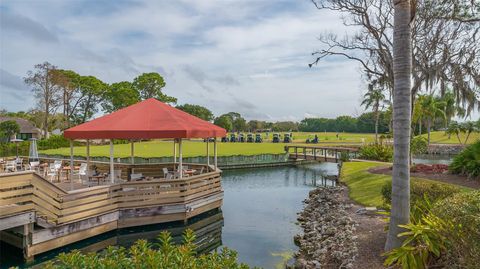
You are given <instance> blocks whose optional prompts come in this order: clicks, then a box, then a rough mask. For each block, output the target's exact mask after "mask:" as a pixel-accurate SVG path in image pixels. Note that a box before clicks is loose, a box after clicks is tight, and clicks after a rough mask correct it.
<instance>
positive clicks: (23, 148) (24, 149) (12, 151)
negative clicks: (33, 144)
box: [0, 141, 30, 157]
mask: <svg viewBox="0 0 480 269" xmlns="http://www.w3.org/2000/svg"><path fill="white" fill-rule="evenodd" d="M17 145H18V155H19V156H28V150H29V147H30V143H29V142H28V141H24V142H18V144H17ZM17 145H16V144H15V143H12V142H5V143H3V142H2V143H0V156H1V157H11V156H15V155H16V154H17Z"/></svg>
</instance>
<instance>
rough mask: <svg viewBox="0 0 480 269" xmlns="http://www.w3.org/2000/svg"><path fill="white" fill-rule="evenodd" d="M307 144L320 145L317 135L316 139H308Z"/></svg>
mask: <svg viewBox="0 0 480 269" xmlns="http://www.w3.org/2000/svg"><path fill="white" fill-rule="evenodd" d="M306 142H307V144H318V135H315V138H313V139H310V137H308V138H307V141H306Z"/></svg>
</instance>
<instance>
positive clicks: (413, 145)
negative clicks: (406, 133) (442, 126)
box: [410, 136, 428, 155]
mask: <svg viewBox="0 0 480 269" xmlns="http://www.w3.org/2000/svg"><path fill="white" fill-rule="evenodd" d="M427 150H428V140H427V139H426V138H425V137H423V136H416V137H414V138H412V140H411V141H410V152H411V153H412V154H413V155H416V154H424V153H426V152H427Z"/></svg>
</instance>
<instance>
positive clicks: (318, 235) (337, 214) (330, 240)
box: [287, 186, 358, 269]
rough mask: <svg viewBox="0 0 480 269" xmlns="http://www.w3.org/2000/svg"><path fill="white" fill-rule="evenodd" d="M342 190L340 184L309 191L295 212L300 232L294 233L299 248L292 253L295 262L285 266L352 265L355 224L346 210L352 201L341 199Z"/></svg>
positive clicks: (307, 268)
mask: <svg viewBox="0 0 480 269" xmlns="http://www.w3.org/2000/svg"><path fill="white" fill-rule="evenodd" d="M344 191H347V190H346V187H344V186H337V187H318V188H316V189H314V190H312V191H310V193H309V197H308V198H307V199H306V200H305V201H304V203H305V208H304V210H303V211H302V212H300V213H299V216H298V222H299V224H300V226H301V227H302V229H303V234H299V235H296V236H295V237H294V242H295V244H296V245H297V246H298V247H299V250H298V252H297V253H295V255H294V258H295V262H294V263H293V264H292V265H287V268H295V269H310V268H346V269H348V268H355V259H356V258H357V256H358V244H357V237H356V236H355V226H356V225H357V224H356V222H355V221H354V220H353V219H352V218H351V217H350V216H349V214H348V212H347V210H348V209H350V208H351V207H352V205H351V204H346V203H345V202H344V200H342V199H341V196H342V192H344Z"/></svg>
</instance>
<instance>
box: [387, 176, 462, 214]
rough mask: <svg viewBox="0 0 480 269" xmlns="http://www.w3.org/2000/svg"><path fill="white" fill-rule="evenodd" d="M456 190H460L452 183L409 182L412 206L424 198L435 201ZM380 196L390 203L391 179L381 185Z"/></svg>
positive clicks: (421, 201) (450, 194)
mask: <svg viewBox="0 0 480 269" xmlns="http://www.w3.org/2000/svg"><path fill="white" fill-rule="evenodd" d="M458 192H460V189H459V188H458V187H455V186H452V185H447V184H442V183H435V182H430V181H418V180H412V181H411V182H410V203H411V205H412V207H413V206H414V205H419V204H420V203H423V202H424V201H425V198H426V199H428V201H429V202H431V203H435V202H437V201H439V200H442V199H445V198H447V197H449V196H452V195H453V194H455V193H458ZM382 196H383V200H384V202H385V203H386V204H391V203H392V182H391V181H388V182H386V183H385V184H384V185H383V187H382Z"/></svg>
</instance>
